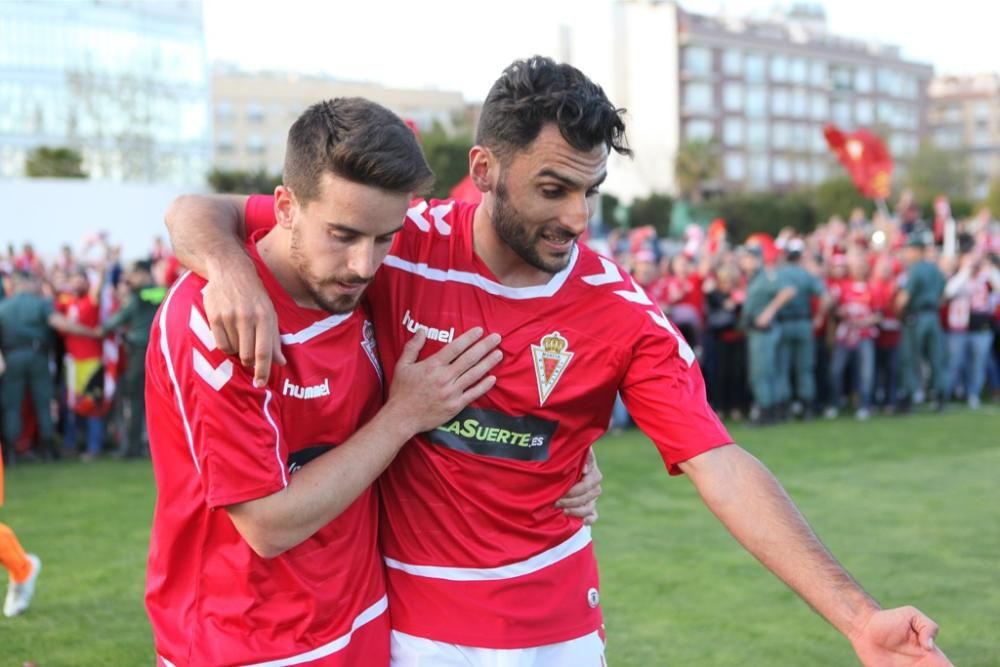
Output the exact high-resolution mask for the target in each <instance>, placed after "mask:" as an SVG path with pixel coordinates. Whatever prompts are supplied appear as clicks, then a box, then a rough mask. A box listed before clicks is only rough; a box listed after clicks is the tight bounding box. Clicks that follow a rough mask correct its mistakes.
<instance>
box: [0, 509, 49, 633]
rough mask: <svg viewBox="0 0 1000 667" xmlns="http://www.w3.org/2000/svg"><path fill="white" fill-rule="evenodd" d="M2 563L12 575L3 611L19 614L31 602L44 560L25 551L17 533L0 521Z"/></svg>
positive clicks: (12, 614) (0, 555) (8, 614)
mask: <svg viewBox="0 0 1000 667" xmlns="http://www.w3.org/2000/svg"><path fill="white" fill-rule="evenodd" d="M0 565H3V567H4V569H6V570H7V573H8V575H9V577H10V581H9V583H8V584H7V597H6V598H4V604H3V613H4V616H8V617H10V616H17V615H18V614H20V613H21V612H23V611H24V610H25V609H27V608H28V605H30V604H31V598H32V596H34V594H35V581H36V580H37V579H38V573H39V572H41V570H42V562H41V561H40V560H39V559H38V557H37V556H34V555H32V554H28V553H25V551H24V548H23V547H22V546H21V543H20V542H19V541H18V539H17V535H15V534H14V531H13V530H11V529H10V527H9V526H7V524H4V523H0Z"/></svg>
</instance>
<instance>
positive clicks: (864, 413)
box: [854, 408, 872, 422]
mask: <svg viewBox="0 0 1000 667" xmlns="http://www.w3.org/2000/svg"><path fill="white" fill-rule="evenodd" d="M871 416H872V413H870V412H869V411H868V408H861V409H859V410H858V411H857V412H855V413H854V418H855V419H857V420H858V421H859V422H863V421H868V418H869V417H871Z"/></svg>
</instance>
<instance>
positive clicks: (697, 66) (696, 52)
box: [684, 46, 712, 76]
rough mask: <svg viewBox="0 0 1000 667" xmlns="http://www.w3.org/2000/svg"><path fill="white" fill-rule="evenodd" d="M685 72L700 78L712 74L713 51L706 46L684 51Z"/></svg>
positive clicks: (688, 48)
mask: <svg viewBox="0 0 1000 667" xmlns="http://www.w3.org/2000/svg"><path fill="white" fill-rule="evenodd" d="M684 72H685V73H687V74H695V75H698V76H707V75H709V74H711V73H712V49H710V48H708V47H704V46H688V47H685V49H684Z"/></svg>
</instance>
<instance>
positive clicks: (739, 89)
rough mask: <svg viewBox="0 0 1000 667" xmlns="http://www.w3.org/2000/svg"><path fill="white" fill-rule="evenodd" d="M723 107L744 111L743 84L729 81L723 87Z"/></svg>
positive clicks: (728, 109)
mask: <svg viewBox="0 0 1000 667" xmlns="http://www.w3.org/2000/svg"><path fill="white" fill-rule="evenodd" d="M722 108H723V109H725V110H726V111H743V84H742V83H735V82H729V83H727V84H725V85H724V86H723V87H722Z"/></svg>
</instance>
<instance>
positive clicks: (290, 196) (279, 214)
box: [274, 185, 295, 229]
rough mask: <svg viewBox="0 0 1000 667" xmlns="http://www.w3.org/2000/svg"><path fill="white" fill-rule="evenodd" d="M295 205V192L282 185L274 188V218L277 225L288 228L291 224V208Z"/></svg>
mask: <svg viewBox="0 0 1000 667" xmlns="http://www.w3.org/2000/svg"><path fill="white" fill-rule="evenodd" d="M294 207H295V194H294V193H293V192H292V191H291V190H290V189H289V188H287V187H285V186H284V185H279V186H278V187H276V188H275V189H274V218H275V220H276V221H277V223H278V226H280V227H283V228H285V229H290V228H291V226H292V209H293V208H294Z"/></svg>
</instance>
